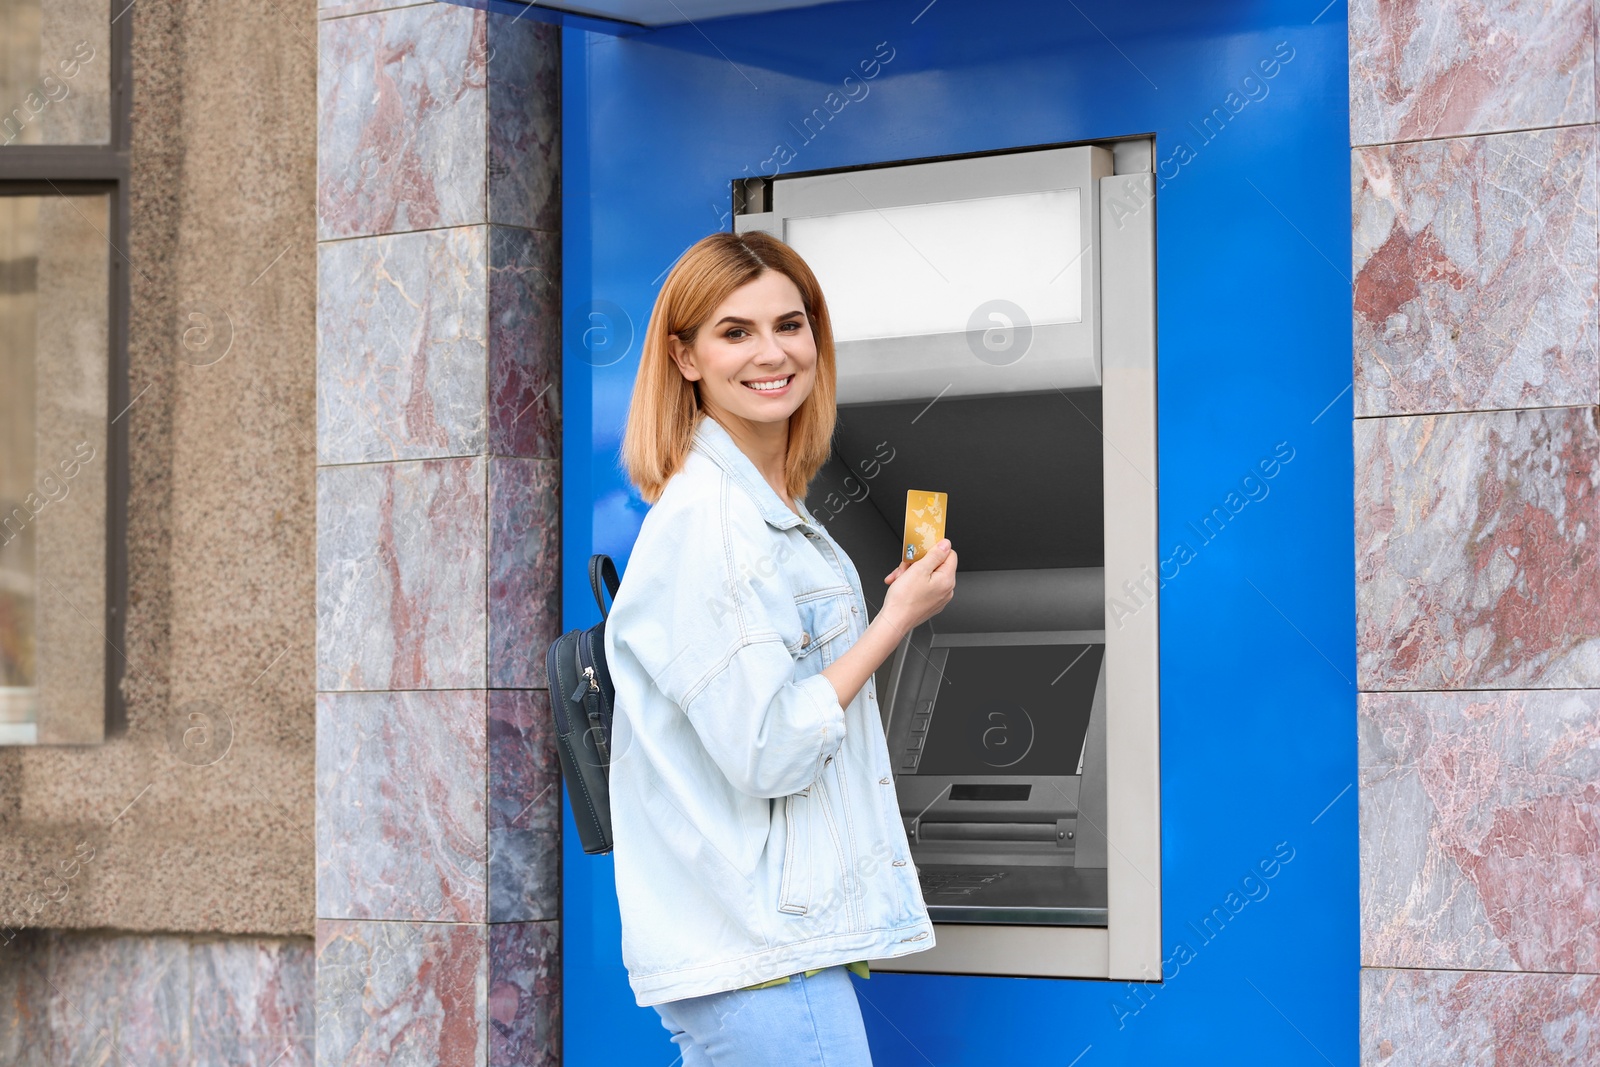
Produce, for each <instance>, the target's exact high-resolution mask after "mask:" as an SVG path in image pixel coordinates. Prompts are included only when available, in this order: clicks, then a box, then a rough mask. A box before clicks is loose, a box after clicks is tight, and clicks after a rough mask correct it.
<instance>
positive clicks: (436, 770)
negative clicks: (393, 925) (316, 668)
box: [317, 690, 488, 922]
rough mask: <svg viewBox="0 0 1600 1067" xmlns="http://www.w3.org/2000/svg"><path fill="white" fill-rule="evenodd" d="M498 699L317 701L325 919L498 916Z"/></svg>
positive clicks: (379, 696) (320, 881)
mask: <svg viewBox="0 0 1600 1067" xmlns="http://www.w3.org/2000/svg"><path fill="white" fill-rule="evenodd" d="M486 702H487V696H486V694H485V693H484V692H483V691H482V690H445V691H440V692H409V693H320V694H318V696H317V914H318V915H319V916H321V917H323V918H337V919H396V920H399V919H404V920H416V921H429V922H482V921H483V920H484V919H485V918H486V917H487V896H488V889H487V885H486V860H487V854H488V844H487V838H486V818H485V815H486V812H485V810H484V807H485V805H484V796H485V790H486V787H487V774H488V770H487V766H488V752H487V745H486V743H485V737H484V722H485V705H486Z"/></svg>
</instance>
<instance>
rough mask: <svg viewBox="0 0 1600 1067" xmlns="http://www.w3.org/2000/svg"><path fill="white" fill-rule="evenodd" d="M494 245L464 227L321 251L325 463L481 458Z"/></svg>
mask: <svg viewBox="0 0 1600 1067" xmlns="http://www.w3.org/2000/svg"><path fill="white" fill-rule="evenodd" d="M488 244H489V236H488V233H487V228H486V227H483V226H456V227H451V228H449V229H444V230H428V231H425V232H423V233H404V234H396V235H392V236H384V237H366V238H358V239H356V240H351V241H333V242H328V243H325V244H322V245H320V246H319V247H318V249H317V462H319V463H322V464H335V463H369V462H375V461H382V460H402V459H437V458H443V457H447V456H472V455H479V454H481V453H483V451H484V450H485V446H486V444H487V441H488V436H489V434H488V413H487V412H486V410H485V403H484V393H485V389H486V388H487V386H486V382H487V380H488V377H489V370H488V368H489V363H490V353H489V337H488V332H489V331H488V328H487V324H488V304H489V299H488V288H489V278H488V271H489V264H488V259H489V250H488ZM529 421H530V423H535V420H533V419H530V420H529ZM535 424H536V423H535Z"/></svg>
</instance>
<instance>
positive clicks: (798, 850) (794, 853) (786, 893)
mask: <svg viewBox="0 0 1600 1067" xmlns="http://www.w3.org/2000/svg"><path fill="white" fill-rule="evenodd" d="M809 792H810V790H809V789H808V790H807V793H809ZM810 803H811V798H810V797H809V796H806V795H804V794H800V793H793V794H790V795H789V796H786V797H784V798H783V876H782V878H780V879H779V883H778V910H779V911H781V912H783V913H784V914H785V915H804V914H805V913H806V911H807V910H808V909H809V908H810V907H811V808H810Z"/></svg>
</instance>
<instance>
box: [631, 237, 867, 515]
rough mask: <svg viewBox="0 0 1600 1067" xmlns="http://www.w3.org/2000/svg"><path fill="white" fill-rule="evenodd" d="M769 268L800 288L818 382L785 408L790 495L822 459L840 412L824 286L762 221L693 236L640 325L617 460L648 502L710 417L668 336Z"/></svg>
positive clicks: (690, 330)
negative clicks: (742, 229)
mask: <svg viewBox="0 0 1600 1067" xmlns="http://www.w3.org/2000/svg"><path fill="white" fill-rule="evenodd" d="M769 270H772V271H777V272H778V273H780V274H783V275H786V276H787V277H788V278H789V280H790V281H792V282H794V285H795V288H796V289H798V290H800V300H801V303H802V304H803V305H804V308H805V313H806V318H807V319H808V320H809V321H810V325H811V333H812V336H813V337H815V338H816V342H817V370H816V382H815V384H814V385H813V386H812V387H811V395H810V396H808V397H806V399H805V401H804V402H803V403H802V404H801V405H800V407H799V408H797V409H796V410H795V412H794V414H793V415H790V416H789V454H788V456H787V457H786V458H785V460H784V486H785V488H786V489H787V490H788V492H789V495H790V496H792V497H797V498H799V497H803V496H804V495H805V491H806V486H808V485H810V484H811V479H812V478H813V477H815V476H816V473H817V471H818V470H819V469H820V468H821V467H822V465H823V464H824V463H826V462H827V460H828V454H829V452H830V451H831V448H832V441H833V428H834V420H835V419H836V417H837V411H836V410H835V407H834V399H835V396H836V395H837V379H836V370H835V363H834V354H833V324H832V322H831V321H830V320H829V318H828V305H827V302H826V301H824V300H823V298H822V287H821V286H820V285H818V284H817V278H816V275H814V274H812V273H811V268H810V267H808V266H806V262H805V260H803V259H801V258H800V255H799V253H797V252H796V251H795V250H794V249H792V248H790V247H789V246H788V245H786V244H784V243H783V242H782V241H780V240H778V239H777V238H776V237H773V236H771V235H770V234H766V233H762V232H760V231H756V232H753V233H740V234H735V233H714V234H711V235H710V236H709V237H702V238H701V239H700V240H698V241H696V242H695V243H694V244H693V245H692V246H690V248H689V250H688V251H686V252H685V253H684V254H683V255H682V256H681V257H680V258H679V259H678V262H677V263H676V264H674V265H673V267H672V271H671V273H669V274H668V275H667V280H666V281H665V282H664V283H662V286H661V293H660V294H659V295H658V296H657V297H656V304H655V307H654V309H652V310H651V312H650V324H649V325H648V326H646V327H645V331H644V344H643V347H642V349H641V351H640V355H639V374H638V377H637V378H635V379H634V383H633V399H632V400H631V401H630V402H629V404H628V423H627V428H626V429H625V430H624V432H623V435H622V462H623V466H624V468H625V469H626V471H627V474H628V480H629V481H631V482H633V484H634V485H635V486H636V487H638V490H639V495H640V496H642V497H643V498H644V499H645V501H646V502H648V503H651V504H654V503H655V502H656V501H657V500H659V499H660V498H661V492H662V490H663V489H665V488H666V485H667V481H668V479H670V478H671V477H672V476H673V475H674V474H676V473H678V471H679V469H681V468H682V466H683V463H684V460H685V459H687V458H688V455H689V446H690V444H691V443H692V442H693V440H694V431H695V427H696V426H697V425H698V424H699V420H700V419H701V418H702V417H708V416H706V413H705V411H704V410H703V409H702V408H701V406H700V393H699V390H698V388H697V387H696V383H694V382H691V381H689V380H688V379H687V378H685V377H684V376H683V372H682V371H680V370H679V369H678V365H677V364H676V363H675V362H673V359H672V355H671V352H670V351H669V349H668V345H667V339H668V338H669V337H672V336H676V337H677V338H678V340H679V341H681V342H682V343H683V344H685V345H692V344H694V340H695V336H696V334H698V333H699V331H700V328H701V327H702V326H704V325H705V323H706V321H707V320H708V319H710V318H711V314H712V312H714V311H716V309H717V308H718V307H719V306H720V305H721V304H722V302H723V301H724V300H726V299H727V298H728V295H729V294H730V293H732V292H733V291H734V290H735V289H737V288H739V287H740V286H742V285H745V284H747V283H749V282H752V281H754V280H755V279H756V278H758V277H760V276H761V274H762V273H764V272H766V271H769Z"/></svg>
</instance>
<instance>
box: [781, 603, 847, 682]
mask: <svg viewBox="0 0 1600 1067" xmlns="http://www.w3.org/2000/svg"><path fill="white" fill-rule="evenodd" d="M850 599H851V595H850V590H848V589H825V590H820V591H818V592H814V593H805V594H802V595H801V596H799V597H796V598H795V605H794V606H795V610H796V611H797V612H798V613H799V615H800V636H799V637H798V638H796V639H795V640H793V641H790V642H789V644H788V648H789V654H790V655H791V656H793V657H794V658H795V659H797V660H799V661H800V662H801V663H806V664H814V665H815V667H816V669H817V670H821V669H822V668H823V667H825V666H827V665H828V664H830V663H832V662H833V661H834V660H836V659H838V658H839V655H840V651H841V648H842V646H841V645H840V643H839V639H840V638H841V637H844V636H846V635H847V634H848V633H849V631H850Z"/></svg>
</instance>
